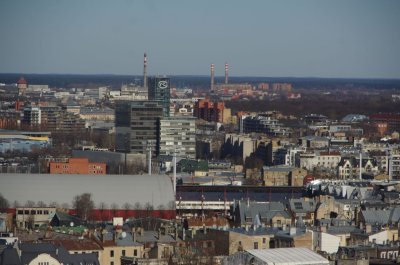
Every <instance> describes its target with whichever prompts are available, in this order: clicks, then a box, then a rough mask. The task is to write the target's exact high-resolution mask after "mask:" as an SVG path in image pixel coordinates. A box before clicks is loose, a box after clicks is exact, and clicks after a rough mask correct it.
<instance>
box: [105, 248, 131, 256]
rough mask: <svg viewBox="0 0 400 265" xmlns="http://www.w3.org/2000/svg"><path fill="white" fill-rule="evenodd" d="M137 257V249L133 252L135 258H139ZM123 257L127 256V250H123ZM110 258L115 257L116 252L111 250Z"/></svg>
mask: <svg viewBox="0 0 400 265" xmlns="http://www.w3.org/2000/svg"><path fill="white" fill-rule="evenodd" d="M137 255H138V252H137V249H134V250H133V256H134V257H137ZM122 256H126V251H125V249H123V250H122ZM110 257H114V250H110Z"/></svg>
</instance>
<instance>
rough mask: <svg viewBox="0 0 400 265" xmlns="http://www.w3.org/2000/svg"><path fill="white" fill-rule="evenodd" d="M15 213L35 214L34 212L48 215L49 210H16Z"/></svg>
mask: <svg viewBox="0 0 400 265" xmlns="http://www.w3.org/2000/svg"><path fill="white" fill-rule="evenodd" d="M17 214H31V215H36V214H38V215H39V214H43V215H48V214H49V211H48V210H30V211H29V210H18V211H17Z"/></svg>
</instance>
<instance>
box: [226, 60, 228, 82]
mask: <svg viewBox="0 0 400 265" xmlns="http://www.w3.org/2000/svg"><path fill="white" fill-rule="evenodd" d="M225 84H228V63H225Z"/></svg>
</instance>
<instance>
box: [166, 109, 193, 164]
mask: <svg viewBox="0 0 400 265" xmlns="http://www.w3.org/2000/svg"><path fill="white" fill-rule="evenodd" d="M174 152H176V155H177V156H178V157H185V158H191V159H195V158H196V118H194V117H182V116H181V117H179V116H176V117H166V118H162V119H160V155H173V154H174Z"/></svg>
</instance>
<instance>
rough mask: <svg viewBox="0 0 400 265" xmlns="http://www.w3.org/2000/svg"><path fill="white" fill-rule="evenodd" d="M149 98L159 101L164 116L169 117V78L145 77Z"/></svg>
mask: <svg viewBox="0 0 400 265" xmlns="http://www.w3.org/2000/svg"><path fill="white" fill-rule="evenodd" d="M147 85H148V91H149V92H148V98H149V100H157V101H161V102H162V105H163V115H164V117H169V106H170V98H171V95H170V80H169V78H167V77H157V76H156V77H149V78H148V79H147Z"/></svg>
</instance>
